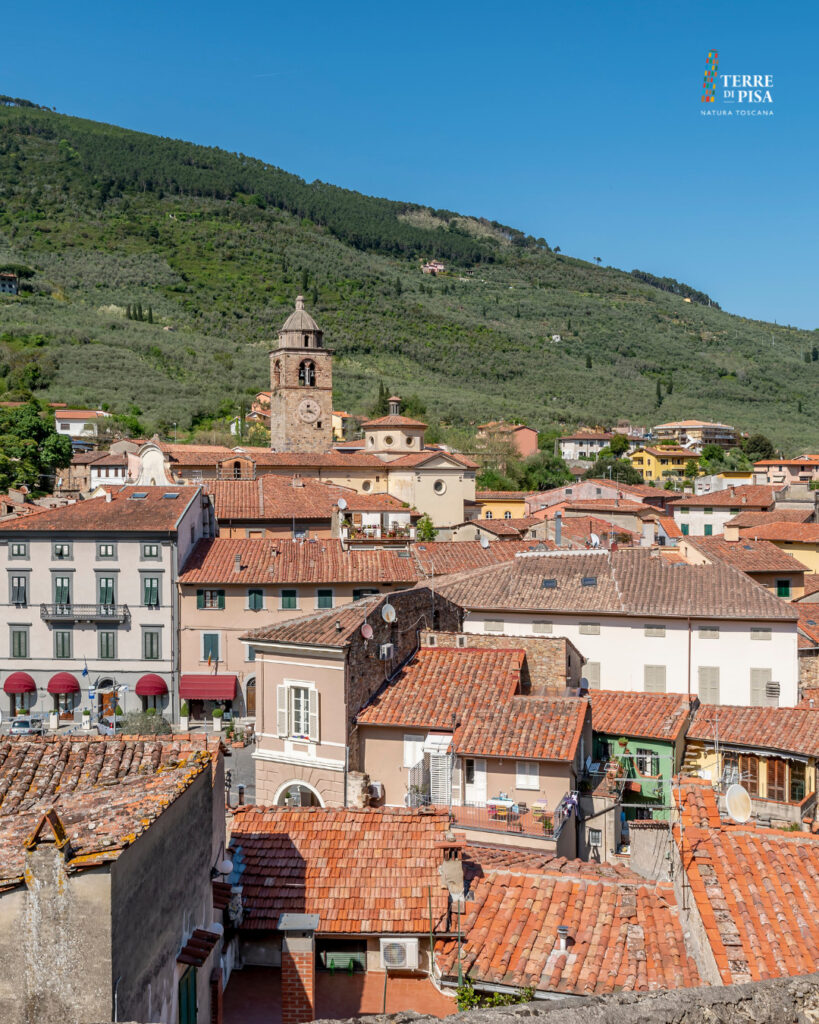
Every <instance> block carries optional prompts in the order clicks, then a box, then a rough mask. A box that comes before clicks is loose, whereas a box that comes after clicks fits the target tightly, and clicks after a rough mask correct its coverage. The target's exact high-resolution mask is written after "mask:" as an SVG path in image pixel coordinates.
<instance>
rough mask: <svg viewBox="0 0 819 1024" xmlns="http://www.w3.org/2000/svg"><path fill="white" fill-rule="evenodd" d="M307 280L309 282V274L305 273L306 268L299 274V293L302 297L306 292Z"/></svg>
mask: <svg viewBox="0 0 819 1024" xmlns="http://www.w3.org/2000/svg"><path fill="white" fill-rule="evenodd" d="M309 280H310V275H309V273H308V271H307V268H306V267H305V269H304V270H302V272H301V293H302V295H304V293H305V292H306V291H307V284H308V282H309Z"/></svg>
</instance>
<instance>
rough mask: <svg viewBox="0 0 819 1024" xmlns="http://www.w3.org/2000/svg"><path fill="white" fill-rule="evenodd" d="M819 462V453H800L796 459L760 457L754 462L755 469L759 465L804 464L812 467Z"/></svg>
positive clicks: (806, 466)
mask: <svg viewBox="0 0 819 1024" xmlns="http://www.w3.org/2000/svg"><path fill="white" fill-rule="evenodd" d="M817 462H819V455H799V456H797V458H795V459H760V460H759V461H758V462H755V463H754V469H756V467H757V466H804V467H805V468H807V469H810V468H812V467H813V466H815V465H816V463H817Z"/></svg>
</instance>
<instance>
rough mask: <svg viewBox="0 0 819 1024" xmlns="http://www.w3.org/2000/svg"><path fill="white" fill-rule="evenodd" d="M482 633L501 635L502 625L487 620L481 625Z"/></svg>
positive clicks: (495, 620) (492, 620)
mask: <svg viewBox="0 0 819 1024" xmlns="http://www.w3.org/2000/svg"><path fill="white" fill-rule="evenodd" d="M483 631H484V633H502V632H503V623H502V622H498V621H497V619H487V620H486V622H484V624H483Z"/></svg>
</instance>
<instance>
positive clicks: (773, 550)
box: [685, 537, 807, 572]
mask: <svg viewBox="0 0 819 1024" xmlns="http://www.w3.org/2000/svg"><path fill="white" fill-rule="evenodd" d="M685 543H686V544H690V545H691V547H692V548H694V549H695V550H696V551H699V552H700V554H702V555H705V557H706V558H708V559H709V560H710V559H715V558H718V559H719V560H720V561H722V562H727V563H728V564H729V565H733V566H734V568H735V569H739V570H741V571H742V572H807V567H806V566H804V565H802V563H801V562H798V561H797V560H796V559H795V558H794V557H793V556H792V555H789V554H788V553H787V552H786V551H782V550H781V549H780V548H778V547H777V546H776V544H771V542H770V541H768V540H752V539H751V538H750V537H747V538H743V539H742V540H723V538H722V537H688V538H686V541H685Z"/></svg>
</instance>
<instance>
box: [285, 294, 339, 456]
mask: <svg viewBox="0 0 819 1024" xmlns="http://www.w3.org/2000/svg"><path fill="white" fill-rule="evenodd" d="M332 446H333V353H332V351H331V350H330V349H328V348H325V347H324V334H323V332H322V331H321V330H320V329H319V326H318V324H317V323H316V321H315V320H314V319H313V318H312V317H311V316H310V314H309V313H308V312H307V311H306V310H305V308H304V298H303V297H302V296H301V295H299V296H298V297H297V298H296V308H295V310H294V311H293V312H292V313H291V314H290V316H289V317H288V318H287V320H285V322H284V326H283V327H282V329H281V330H280V331H279V345H278V348H275V349H273V351H272V352H271V353H270V447H271V448H272V449H273V451H274V452H327V451H329V450H330V449H331V448H332Z"/></svg>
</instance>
